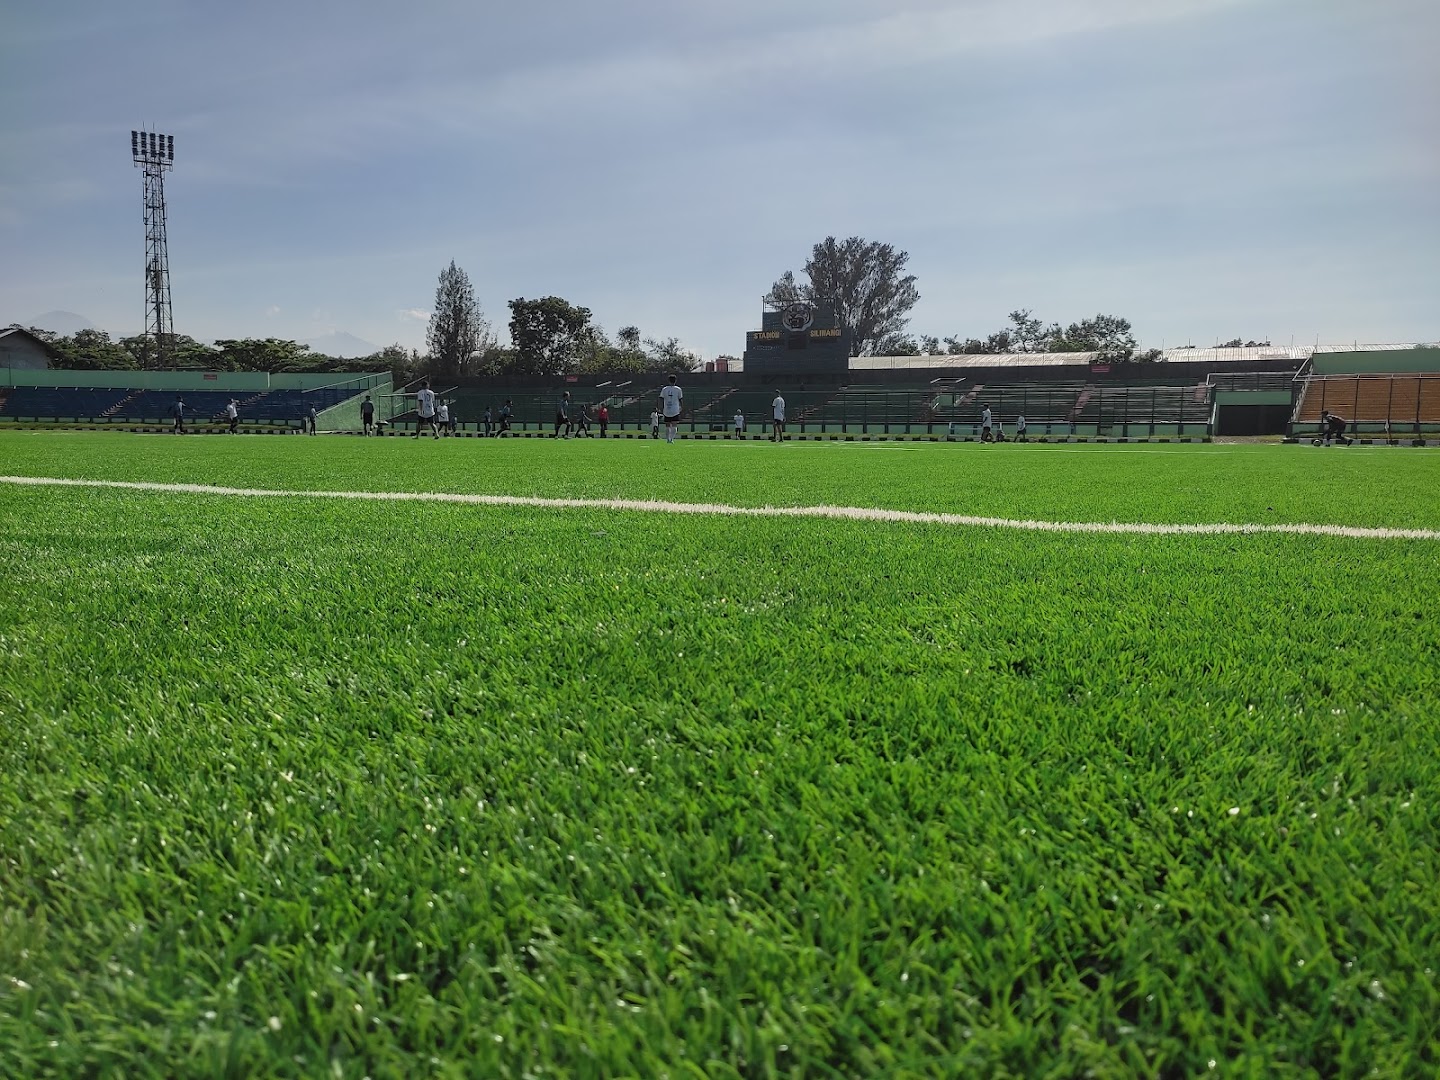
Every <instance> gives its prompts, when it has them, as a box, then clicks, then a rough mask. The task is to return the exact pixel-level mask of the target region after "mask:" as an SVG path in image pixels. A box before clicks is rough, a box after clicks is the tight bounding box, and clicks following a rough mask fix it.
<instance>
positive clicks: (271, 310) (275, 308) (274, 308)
mask: <svg viewBox="0 0 1440 1080" xmlns="http://www.w3.org/2000/svg"><path fill="white" fill-rule="evenodd" d="M265 314H266V316H268V317H270V318H274V317H275V316H276V315H279V314H280V305H279V304H271V305H270V306H269V307H267V308H266V309H265Z"/></svg>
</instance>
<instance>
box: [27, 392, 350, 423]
mask: <svg viewBox="0 0 1440 1080" xmlns="http://www.w3.org/2000/svg"><path fill="white" fill-rule="evenodd" d="M355 393H356V391H355V389H354V388H353V387H321V388H319V389H315V390H268V391H263V392H260V393H253V392H251V393H247V392H245V391H235V390H187V391H181V392H180V393H179V394H178V396H179V397H180V398H181V399H182V400H183V401H184V402H185V415H186V418H187V419H189V420H192V421H204V420H215V419H219V418H220V417H222V416H224V414H225V406H226V405H227V404H229V402H230V400H231V399H232V398H233V399H235V400H237V401H238V402H239V405H240V419H241V420H242V421H245V422H252V421H269V422H277V421H278V422H282V423H290V422H295V423H298V422H299V420H300V418H301V417H302V416H304V415H306V414H307V413H308V412H309V410H310V408H311V406H312V405H313V406H314V407H315V408H316V409H317V410H324V409H328V408H330V407H331V406H332V405H338V404H339V403H340V402H342V401H346V400H348V399H349V398H351V397H354V396H355ZM176 397H177V394H176V392H175V391H173V390H133V389H126V388H123V387H105V388H92V387H72V386H64V387H39V386H18V387H14V388H11V389H10V390H8V391H7V392H6V394H5V396H4V399H3V401H0V416H7V417H17V418H25V419H37V420H40V419H44V420H102V421H114V422H151V423H154V422H166V421H169V420H170V418H171V417H172V416H173V415H174V407H175V399H176Z"/></svg>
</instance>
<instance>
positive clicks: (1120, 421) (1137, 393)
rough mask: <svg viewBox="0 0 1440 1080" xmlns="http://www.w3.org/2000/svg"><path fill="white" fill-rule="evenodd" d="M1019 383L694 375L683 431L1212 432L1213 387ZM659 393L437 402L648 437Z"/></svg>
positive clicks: (470, 388) (646, 382) (628, 384)
mask: <svg viewBox="0 0 1440 1080" xmlns="http://www.w3.org/2000/svg"><path fill="white" fill-rule="evenodd" d="M1016 374H1017V373H1015V372H1012V373H1011V378H1010V379H1008V380H1006V381H1003V382H987V381H980V380H968V379H937V380H934V381H927V382H908V383H898V384H897V383H892V382H879V383H860V384H854V385H849V384H845V385H828V386H812V385H806V384H798V385H794V386H787V385H784V384H781V385H779V386H778V387H777V386H775V385H772V384H770V383H765V384H759V385H757V384H755V383H753V382H752V383H749V384H746V383H745V382H743V381H741V380H739V379H737V378H735V377H734V376H731V377H729V378H724V377H723V376H722V377H721V378H719V379H709V380H705V379H701V378H700V377H699V376H695V379H696V382H695V383H692V382H691V378H690V377H687V378H686V379H685V380H684V384H685V413H684V421H683V423H682V429H683V430H685V431H688V432H720V431H729V430H731V429H732V427H733V423H734V416H735V414H736V412H737V411H738V412H740V413H742V414H743V415H744V416H745V419H746V427H747V429H748V430H749V431H750V432H751V433H752V434H760V433H764V432H767V431H768V430H769V426H770V417H771V403H772V402H773V400H774V398H775V393H776V390H777V389H779V391H780V392H781V394H782V395H783V396H784V398H785V406H786V414H787V417H788V420H789V423H788V427H789V430H791V431H792V432H795V433H807V432H809V433H817V434H911V435H913V434H928V435H935V436H947V435H955V436H959V437H964V436H978V435H979V422H980V411H981V409H982V408H983V407H984V406H985V405H989V406H990V408H991V409H992V411H993V412H994V414H995V416H996V418H997V419H998V420H999V421H1000V422H1001V423H1002V424H1005V425H1006V426H1013V424H1014V422H1015V419H1016V417H1017V416H1019V415H1022V414H1023V415H1024V416H1025V417H1026V421H1027V424H1028V426H1029V429H1030V432H1031V433H1032V434H1034V435H1065V436H1069V435H1075V436H1107V437H1111V436H1113V437H1119V438H1125V437H1130V438H1141V437H1146V436H1151V435H1186V436H1200V435H1205V434H1206V433H1207V432H1208V425H1209V423H1210V419H1211V407H1212V401H1213V393H1212V390H1213V388H1212V387H1211V386H1210V385H1209V384H1208V383H1206V382H1203V381H1195V382H1184V383H1174V382H1152V383H1145V382H1121V383H1116V382H1110V381H1101V380H1096V379H1093V378H1091V379H1068V380H1066V379H1061V380H1055V379H1049V380H1032V381H1024V380H1023V379H1019V378H1015V375H1016ZM1289 377H1290V376H1289V375H1288V374H1287V375H1286V376H1285V378H1286V379H1287V380H1288V379H1289ZM1287 385H1288V382H1287ZM658 387H659V383H658V382H657V381H655V377H654V376H648V377H645V378H637V379H621V380H602V381H600V382H597V383H581V382H579V381H578V380H577V381H575V382H569V381H566V382H561V383H556V384H552V385H550V386H539V385H533V384H532V385H517V386H504V385H489V386H474V385H467V386H456V387H448V388H447V387H443V386H442V387H439V388H437V393H438V394H439V395H440V397H441V399H442V400H444V401H445V402H447V403H448V404H449V405H450V408H451V412H452V415H454V416H455V418H456V420H457V421H458V423H459V426H460V427H461V428H462V429H464V430H476V429H478V428H479V427H480V426H481V418H482V416H483V414H484V411H485V409H486V408H487V407H489V408H490V409H491V415H492V417H493V418H494V419H495V420H496V421H497V422H498V417H499V410H500V407H501V405H502V404H503V403H504V402H505V401H507V400H508V401H509V402H510V403H511V407H512V409H513V410H514V419H513V422H512V428H513V430H515V431H521V432H523V431H550V430H553V428H554V422H555V406H556V403H557V402H558V401H559V399H560V396H561V394H562V393H563V392H564V391H566V390H568V391H569V392H570V395H571V401H572V403H573V404H574V406H575V407H577V408H578V407H580V406H586V407H588V408H589V409H590V410H591V414H592V415H593V414H594V412H595V410H596V409H597V408H598V407H599V406H600V405H602V404H603V405H605V406H606V407H607V408H608V409H609V410H610V427H611V429H612V430H614V431H617V432H623V431H646V430H648V429H649V426H650V411H651V409H652V408H653V407H654V404H655V400H656V394H657V392H658ZM413 393H414V386H413V385H412V386H407V387H404V388H402V389H401V390H400V391H398V392H397V393H395V394H394V395H392V396H391V397H390V398H389V399H388V400H389V402H390V406H389V417H388V419H390V420H392V421H393V422H395V423H397V424H398V425H400V426H401V427H404V426H407V425H409V424H412V423H414V420H415V412H414V398H413Z"/></svg>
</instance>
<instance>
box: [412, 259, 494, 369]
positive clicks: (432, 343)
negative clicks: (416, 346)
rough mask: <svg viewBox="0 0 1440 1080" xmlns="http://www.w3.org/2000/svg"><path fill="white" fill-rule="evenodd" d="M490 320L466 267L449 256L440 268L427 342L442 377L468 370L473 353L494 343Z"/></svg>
mask: <svg viewBox="0 0 1440 1080" xmlns="http://www.w3.org/2000/svg"><path fill="white" fill-rule="evenodd" d="M493 339H494V335H493V334H491V332H490V324H489V323H488V322H486V321H485V316H484V315H482V314H481V312H480V305H479V304H478V303H476V301H475V290H474V289H473V288H471V286H470V278H469V276H468V275H467V274H466V273H465V271H464V270H462V269H460V267H458V266H456V265H455V260H454V259H451V260H450V265H449V266H447V267H446V268H445V269H444V270H442V271H440V283H439V285H437V286H436V288H435V310H434V311H433V312H432V313H431V315H430V324H429V325H428V326H427V327H426V328H425V345H426V347H427V348H428V349H429V350H430V370H431V371H432V372H433V373H434V374H436V375H439V376H441V377H442V378H451V377H453V376H456V375H463V374H468V373H469V372H470V369H471V368H472V367H473V366H474V361H473V359H472V358H473V357H474V356H475V354H476V353H478V352H480V351H481V350H482V349H483V348H484V347H485V346H487V345H489V344H493V343H494V340H493Z"/></svg>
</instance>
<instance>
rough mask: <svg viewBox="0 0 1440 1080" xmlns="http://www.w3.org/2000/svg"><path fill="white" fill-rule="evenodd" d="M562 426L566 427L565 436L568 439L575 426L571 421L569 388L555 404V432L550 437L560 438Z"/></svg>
mask: <svg viewBox="0 0 1440 1080" xmlns="http://www.w3.org/2000/svg"><path fill="white" fill-rule="evenodd" d="M562 427H563V428H564V429H565V438H567V439H568V438H569V437H570V431H571V429H572V427H573V425H572V424H571V423H570V391H569V390H566V391H565V392H564V393H563V394H561V395H560V401H559V402H558V403H557V404H556V406H555V434H554V435H552V436H550V437H551V438H552V439H558V438H559V437H560V429H561V428H562Z"/></svg>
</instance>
